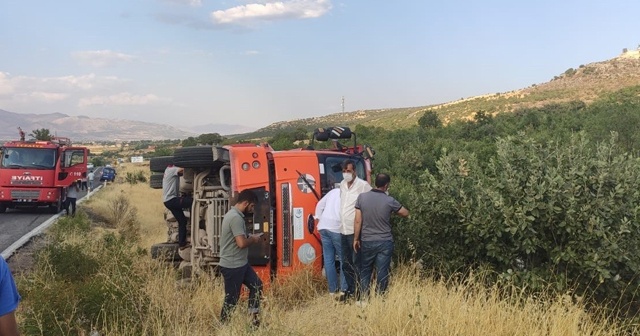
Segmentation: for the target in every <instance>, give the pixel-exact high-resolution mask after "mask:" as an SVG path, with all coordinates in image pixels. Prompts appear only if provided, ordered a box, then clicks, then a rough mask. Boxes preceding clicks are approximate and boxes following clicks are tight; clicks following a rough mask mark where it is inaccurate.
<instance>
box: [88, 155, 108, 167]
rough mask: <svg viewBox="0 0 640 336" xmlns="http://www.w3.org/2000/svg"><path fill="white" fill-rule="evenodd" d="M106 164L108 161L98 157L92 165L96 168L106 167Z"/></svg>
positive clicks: (92, 160)
mask: <svg viewBox="0 0 640 336" xmlns="http://www.w3.org/2000/svg"><path fill="white" fill-rule="evenodd" d="M106 162H107V161H106V160H105V159H103V158H102V157H101V156H96V157H94V158H93V159H91V163H93V165H94V166H95V167H100V166H104V165H105V164H106Z"/></svg>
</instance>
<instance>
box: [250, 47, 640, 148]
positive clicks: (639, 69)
mask: <svg viewBox="0 0 640 336" xmlns="http://www.w3.org/2000/svg"><path fill="white" fill-rule="evenodd" d="M634 85H640V50H631V51H624V52H623V53H622V54H621V55H620V56H618V57H616V58H613V59H611V60H607V61H602V62H594V63H589V64H584V65H579V66H576V68H570V69H567V70H566V71H565V72H563V73H561V74H559V75H557V76H555V77H554V78H552V79H551V80H550V81H549V82H546V83H542V84H534V85H531V86H529V87H527V88H524V89H519V90H514V91H509V92H502V93H495V94H488V95H482V96H476V97H471V98H466V99H460V100H457V101H452V102H449V103H445V104H439V105H430V106H419V107H407V108H394V109H379V110H362V111H354V112H345V113H336V114H330V115H327V116H323V117H315V118H306V119H297V120H291V121H282V122H277V123H274V124H271V125H269V126H267V127H264V128H261V129H259V130H257V131H255V132H251V133H247V134H243V135H240V136H238V137H239V138H245V139H246V138H259V137H267V136H271V135H273V134H274V133H276V132H278V131H285V130H292V129H296V128H299V127H302V128H305V129H307V130H312V129H314V128H316V127H326V126H327V125H342V126H351V127H353V126H355V125H357V124H362V125H367V126H379V127H384V128H389V129H395V128H402V127H409V126H412V125H416V124H417V122H418V119H419V118H420V117H421V116H422V115H423V113H424V112H425V111H427V110H429V109H432V110H434V111H436V112H437V113H438V115H439V116H440V119H441V120H443V121H444V122H445V123H446V122H450V121H453V120H460V119H470V118H472V116H473V115H474V114H475V113H476V112H477V111H480V110H482V111H484V112H486V113H491V114H497V113H504V112H513V111H515V110H517V109H520V108H527V107H536V106H542V105H547V104H551V103H559V102H567V101H572V100H581V101H583V102H585V103H587V104H588V103H590V102H592V101H593V100H595V99H597V98H598V97H600V96H601V95H603V94H607V93H610V92H613V91H617V90H620V89H622V88H625V87H629V86H634Z"/></svg>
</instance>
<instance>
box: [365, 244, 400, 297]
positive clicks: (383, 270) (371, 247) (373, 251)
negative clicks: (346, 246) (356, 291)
mask: <svg viewBox="0 0 640 336" xmlns="http://www.w3.org/2000/svg"><path fill="white" fill-rule="evenodd" d="M360 247H361V248H360V254H361V255H362V264H361V267H362V268H361V271H360V289H361V294H362V295H363V297H365V298H366V297H367V296H369V285H370V283H371V275H372V274H373V267H374V266H375V268H376V271H377V273H378V275H377V277H376V280H377V281H376V285H377V286H376V293H378V294H384V293H385V292H386V291H387V287H388V286H389V269H390V268H391V256H392V255H393V241H391V240H383V241H363V242H361V243H360Z"/></svg>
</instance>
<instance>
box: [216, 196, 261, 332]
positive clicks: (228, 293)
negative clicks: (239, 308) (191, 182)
mask: <svg viewBox="0 0 640 336" xmlns="http://www.w3.org/2000/svg"><path fill="white" fill-rule="evenodd" d="M256 203H258V197H257V196H256V194H255V193H253V192H252V191H251V190H243V191H242V192H240V194H239V195H238V200H237V202H236V204H235V205H234V206H232V207H231V209H230V210H229V211H228V212H227V213H226V214H225V215H224V219H223V220H222V232H221V233H220V264H219V266H220V273H222V277H223V278H224V293H225V295H224V304H223V305H222V312H221V313H220V320H221V321H222V322H223V323H224V322H227V321H228V320H229V318H230V316H231V312H232V311H233V309H234V308H235V306H236V304H237V303H238V299H239V298H240V289H241V288H242V285H243V284H244V285H245V286H247V287H248V288H249V313H251V314H252V315H253V323H254V326H258V325H259V323H260V322H259V320H258V312H259V309H260V295H261V292H262V281H261V280H260V278H258V275H257V274H256V272H255V271H254V270H253V268H251V266H250V265H249V249H248V247H249V246H250V245H253V244H258V243H260V241H261V240H262V234H252V235H248V234H247V230H246V224H245V220H244V216H245V215H246V214H250V213H253V207H254V206H255V205H256Z"/></svg>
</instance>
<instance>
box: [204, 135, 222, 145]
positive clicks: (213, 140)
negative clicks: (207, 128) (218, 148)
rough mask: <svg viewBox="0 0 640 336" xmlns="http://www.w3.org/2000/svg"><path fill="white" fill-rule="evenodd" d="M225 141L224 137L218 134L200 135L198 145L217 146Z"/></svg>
mask: <svg viewBox="0 0 640 336" xmlns="http://www.w3.org/2000/svg"><path fill="white" fill-rule="evenodd" d="M223 140H224V137H222V136H221V135H220V134H218V133H205V134H200V135H199V136H198V138H197V141H198V143H199V144H202V145H217V144H219V143H222V141H223Z"/></svg>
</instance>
